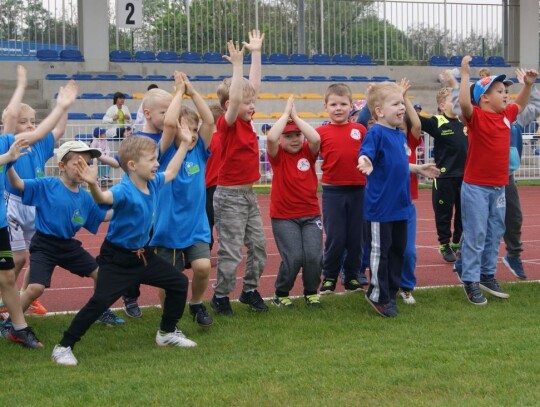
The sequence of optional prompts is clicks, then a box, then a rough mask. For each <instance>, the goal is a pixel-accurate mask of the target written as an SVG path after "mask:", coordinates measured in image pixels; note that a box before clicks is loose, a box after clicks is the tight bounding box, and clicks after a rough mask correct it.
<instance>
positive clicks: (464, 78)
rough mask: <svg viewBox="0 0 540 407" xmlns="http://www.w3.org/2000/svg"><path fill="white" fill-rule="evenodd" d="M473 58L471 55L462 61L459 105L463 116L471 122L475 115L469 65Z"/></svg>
mask: <svg viewBox="0 0 540 407" xmlns="http://www.w3.org/2000/svg"><path fill="white" fill-rule="evenodd" d="M471 60H472V58H471V56H470V55H466V56H464V57H463V59H462V60H461V83H460V84H459V105H460V106H461V113H462V116H463V117H464V118H465V119H467V120H470V118H471V117H472V113H473V106H472V103H471V90H470V85H469V82H470V80H471V68H470V67H469V63H470V62H471Z"/></svg>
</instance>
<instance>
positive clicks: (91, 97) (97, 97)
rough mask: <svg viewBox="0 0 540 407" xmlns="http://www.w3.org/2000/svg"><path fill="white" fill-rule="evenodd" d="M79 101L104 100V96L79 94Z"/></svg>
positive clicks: (86, 93)
mask: <svg viewBox="0 0 540 407" xmlns="http://www.w3.org/2000/svg"><path fill="white" fill-rule="evenodd" d="M79 99H105V95H103V94H102V93H92V92H84V93H81V95H80V96H79Z"/></svg>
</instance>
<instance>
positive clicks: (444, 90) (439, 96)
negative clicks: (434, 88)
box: [435, 88, 452, 106]
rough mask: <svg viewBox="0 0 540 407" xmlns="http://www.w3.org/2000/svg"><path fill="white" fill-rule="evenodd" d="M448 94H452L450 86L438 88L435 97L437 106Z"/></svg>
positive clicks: (444, 100) (443, 101)
mask: <svg viewBox="0 0 540 407" xmlns="http://www.w3.org/2000/svg"><path fill="white" fill-rule="evenodd" d="M450 94H452V88H441V89H439V91H438V92H437V96H436V97H435V98H436V100H437V106H439V105H440V104H441V103H445V102H446V99H447V98H448V95H450Z"/></svg>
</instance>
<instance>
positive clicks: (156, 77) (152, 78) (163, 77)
mask: <svg viewBox="0 0 540 407" xmlns="http://www.w3.org/2000/svg"><path fill="white" fill-rule="evenodd" d="M144 79H145V80H147V81H168V80H169V77H168V76H167V75H146V77H145V78H144Z"/></svg>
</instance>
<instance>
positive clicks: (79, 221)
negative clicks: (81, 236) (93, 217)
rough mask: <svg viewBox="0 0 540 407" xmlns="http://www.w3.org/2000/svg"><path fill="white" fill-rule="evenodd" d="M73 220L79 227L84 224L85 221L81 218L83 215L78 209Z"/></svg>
mask: <svg viewBox="0 0 540 407" xmlns="http://www.w3.org/2000/svg"><path fill="white" fill-rule="evenodd" d="M71 220H72V221H73V223H76V224H77V225H83V224H84V219H83V217H82V216H81V213H80V212H79V210H78V209H75V212H74V213H73V216H72V217H71Z"/></svg>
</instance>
